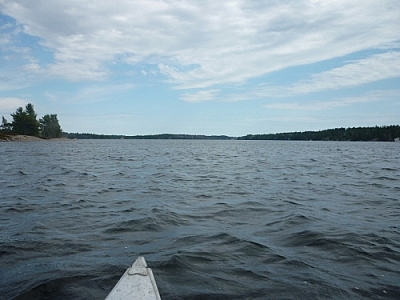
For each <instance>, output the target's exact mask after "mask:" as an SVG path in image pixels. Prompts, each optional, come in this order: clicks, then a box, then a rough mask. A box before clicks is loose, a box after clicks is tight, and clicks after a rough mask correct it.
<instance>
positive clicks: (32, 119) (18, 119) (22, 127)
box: [11, 103, 39, 136]
mask: <svg viewBox="0 0 400 300" xmlns="http://www.w3.org/2000/svg"><path fill="white" fill-rule="evenodd" d="M11 116H12V117H13V122H12V123H11V126H12V130H13V131H14V132H15V133H17V134H24V135H31V136H38V135H39V122H38V121H37V120H36V116H37V115H36V113H35V110H34V107H33V105H32V104H31V103H28V104H27V105H26V107H25V111H24V110H23V109H22V107H19V108H18V109H17V111H16V112H15V113H13V114H11Z"/></svg>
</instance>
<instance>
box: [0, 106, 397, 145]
mask: <svg viewBox="0 0 400 300" xmlns="http://www.w3.org/2000/svg"><path fill="white" fill-rule="evenodd" d="M11 116H12V118H13V121H12V122H8V121H7V119H6V118H4V117H2V123H1V125H0V141H1V140H2V141H15V140H17V141H18V140H19V141H24V140H26V141H34V140H41V139H46V140H48V139H60V138H64V139H142V140H150V139H153V140H154V139H162V140H281V141H378V142H393V141H399V140H400V125H390V126H375V127H352V128H334V129H326V130H320V131H303V132H285V133H269V134H248V135H246V136H241V137H230V136H227V135H197V134H169V133H163V134H153V135H113V134H111V135H110V134H93V133H68V132H63V131H62V129H61V126H60V124H59V122H58V118H57V115H56V114H50V115H45V116H43V118H40V119H39V120H38V119H37V114H36V112H35V110H34V107H33V105H32V104H31V103H28V104H27V105H26V107H25V110H24V109H23V108H22V107H19V108H18V109H17V110H16V112H15V113H13V114H11Z"/></svg>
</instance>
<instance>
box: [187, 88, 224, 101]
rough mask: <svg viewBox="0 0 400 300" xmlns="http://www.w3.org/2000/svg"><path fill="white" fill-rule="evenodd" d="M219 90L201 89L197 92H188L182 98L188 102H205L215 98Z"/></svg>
mask: <svg viewBox="0 0 400 300" xmlns="http://www.w3.org/2000/svg"><path fill="white" fill-rule="evenodd" d="M217 93H218V90H208V91H199V92H197V93H186V94H184V95H182V97H181V99H182V100H183V101H186V102H203V101H210V100H214V99H215V97H216V94H217Z"/></svg>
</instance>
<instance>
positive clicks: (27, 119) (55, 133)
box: [0, 103, 62, 139]
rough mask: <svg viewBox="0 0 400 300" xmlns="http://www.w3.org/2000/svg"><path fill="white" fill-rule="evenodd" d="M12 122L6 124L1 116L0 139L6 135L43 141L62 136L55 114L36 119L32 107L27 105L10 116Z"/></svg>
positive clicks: (5, 120) (29, 104)
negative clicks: (30, 137) (29, 137)
mask: <svg viewBox="0 0 400 300" xmlns="http://www.w3.org/2000/svg"><path fill="white" fill-rule="evenodd" d="M11 117H12V118H13V121H12V122H8V121H7V119H6V118H5V117H4V116H3V117H2V122H1V125H0V137H3V138H5V137H6V136H7V135H16V134H17V135H28V136H35V137H41V138H44V139H51V138H59V137H61V136H62V130H61V126H60V124H59V122H58V118H57V115H56V114H51V115H45V116H43V118H40V119H39V120H38V119H37V114H36V112H35V109H34V106H33V105H32V104H31V103H28V104H27V105H26V107H25V110H24V109H23V108H22V107H19V108H18V109H17V110H16V112H15V113H13V114H11Z"/></svg>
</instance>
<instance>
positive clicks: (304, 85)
mask: <svg viewBox="0 0 400 300" xmlns="http://www.w3.org/2000/svg"><path fill="white" fill-rule="evenodd" d="M399 76H400V52H388V53H383V54H377V55H372V56H370V57H368V58H366V59H362V60H358V61H354V62H351V63H349V64H346V65H344V66H343V67H338V68H334V69H332V70H329V71H326V72H322V73H319V74H315V75H313V76H312V77H311V79H310V80H305V81H300V82H299V83H297V84H295V85H294V86H293V87H292V88H291V91H290V93H292V94H308V93H310V92H316V91H324V90H330V89H339V88H343V87H351V86H357V85H361V84H366V83H371V82H374V81H379V80H383V79H388V78H395V77H399Z"/></svg>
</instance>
